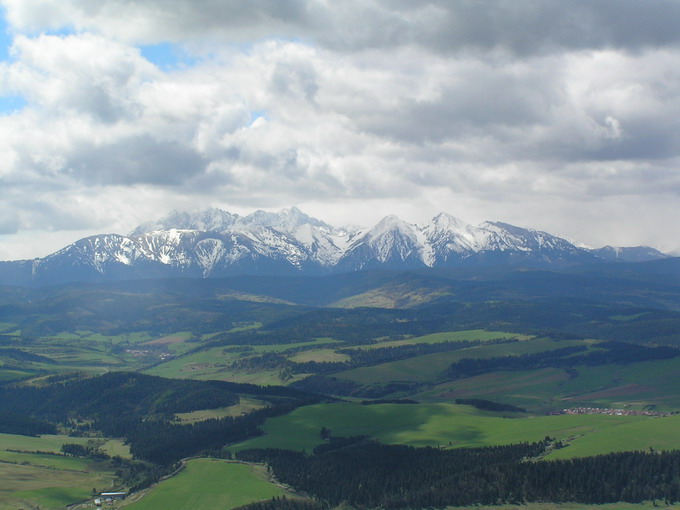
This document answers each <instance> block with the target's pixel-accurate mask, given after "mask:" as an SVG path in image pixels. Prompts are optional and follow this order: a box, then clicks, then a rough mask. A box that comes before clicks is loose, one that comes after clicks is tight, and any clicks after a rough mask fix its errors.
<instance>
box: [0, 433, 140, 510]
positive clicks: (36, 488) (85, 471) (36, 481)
mask: <svg viewBox="0 0 680 510" xmlns="http://www.w3.org/2000/svg"><path fill="white" fill-rule="evenodd" d="M88 441H89V439H88V438H73V437H68V436H54V435H47V436H42V437H28V436H19V435H13V434H0V509H4V508H7V509H10V508H11V509H16V508H35V507H37V506H40V508H43V509H52V508H54V509H56V508H64V507H65V506H66V505H67V504H71V503H76V502H78V501H81V500H83V499H85V498H87V497H89V495H90V491H91V490H92V488H98V489H101V490H105V489H107V488H110V486H111V482H112V480H113V476H114V473H113V468H111V466H110V465H109V464H108V463H107V462H103V461H93V460H90V459H81V458H74V457H65V456H63V455H49V454H46V453H37V452H53V453H58V452H59V450H60V449H61V445H63V444H64V443H78V444H87V442H88ZM110 442H111V443H112V445H111V447H113V443H115V442H116V441H115V440H112V441H110ZM118 443H120V441H118ZM119 448H120V449H121V450H123V449H124V448H123V445H122V444H120V446H119ZM10 450H15V451H10ZM128 454H129V452H128Z"/></svg>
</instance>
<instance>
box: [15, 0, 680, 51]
mask: <svg viewBox="0 0 680 510" xmlns="http://www.w3.org/2000/svg"><path fill="white" fill-rule="evenodd" d="M19 2H21V3H22V6H21V7H19V6H18V4H19ZM3 3H4V4H5V5H6V6H8V7H9V8H10V15H11V16H12V17H13V18H14V20H15V23H17V24H19V25H24V26H26V27H31V26H36V25H41V24H42V25H44V24H46V23H47V24H50V23H51V24H52V25H55V24H74V25H76V26H77V27H79V28H81V29H83V28H84V29H96V30H99V31H101V32H104V33H109V34H116V33H117V34H118V35H123V36H125V37H127V38H129V39H137V40H141V41H147V42H149V41H153V40H156V41H162V40H185V39H186V38H192V37H193V38H196V37H199V38H203V37H204V36H205V35H206V34H210V35H212V36H214V37H217V38H220V39H223V40H232V41H239V40H241V41H253V40H256V39H258V38H268V37H282V38H289V39H290V38H293V39H299V38H303V39H308V40H311V41H313V42H315V43H317V44H320V45H323V46H326V47H329V48H335V49H346V50H357V49H366V48H381V47H394V46H395V45H400V44H415V45H421V46H424V47H427V48H431V49H433V50H436V51H440V52H445V53H446V52H451V51H460V50H481V51H488V50H493V49H500V50H502V51H506V52H509V53H512V54H514V55H525V56H526V55H532V54H541V53H545V52H551V51H563V50H583V49H597V48H619V49H626V50H632V51H635V50H637V49H639V48H644V47H660V46H665V45H677V44H678V42H679V41H680V31H678V30H677V26H678V20H680V3H678V2H677V1H675V0H655V1H651V2H643V1H640V0H597V1H593V0H571V1H569V2H564V1H563V0H514V1H507V0H491V1H485V2H480V1H476V0H458V1H455V2H452V1H450V0H429V1H421V2H413V1H411V0H400V1H395V0H344V1H342V2H325V1H320V0H226V1H225V0H175V1H174V2H172V4H171V6H170V5H169V4H168V3H167V1H165V0H145V1H133V0H100V1H98V2H92V1H91V0H59V2H58V3H56V2H48V4H49V5H48V6H45V5H44V3H42V2H37V0H4V2H3ZM39 3H40V4H41V5H38V4H39ZM41 7H42V8H41ZM46 12H48V13H49V14H50V15H51V17H50V18H49V19H46Z"/></svg>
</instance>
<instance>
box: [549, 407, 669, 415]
mask: <svg viewBox="0 0 680 510" xmlns="http://www.w3.org/2000/svg"><path fill="white" fill-rule="evenodd" d="M554 414H607V415H609V416H657V417H664V416H670V415H671V414H674V413H664V412H658V411H649V410H638V409H607V408H599V407H573V408H571V409H562V410H561V411H558V412H557V413H554Z"/></svg>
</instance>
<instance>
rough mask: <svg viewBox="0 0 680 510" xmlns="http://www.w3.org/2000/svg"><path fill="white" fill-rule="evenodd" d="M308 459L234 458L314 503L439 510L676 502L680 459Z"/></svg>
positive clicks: (423, 452) (389, 448)
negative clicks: (265, 470)
mask: <svg viewBox="0 0 680 510" xmlns="http://www.w3.org/2000/svg"><path fill="white" fill-rule="evenodd" d="M338 445H339V446H338V447H337V448H332V447H331V448H326V449H325V450H322V451H317V452H316V453H315V454H313V455H306V454H304V453H301V452H292V451H286V450H273V449H271V450H250V451H243V452H239V453H238V457H239V458H240V459H243V460H249V461H265V462H267V464H268V465H269V466H270V468H271V470H272V472H273V474H274V475H275V476H276V478H277V479H279V480H280V481H282V482H284V483H286V484H288V485H291V486H292V487H294V488H295V489H297V490H300V491H303V492H305V493H307V494H310V495H312V496H314V497H315V498H316V499H317V500H318V501H320V502H323V503H326V504H329V505H338V504H340V503H341V502H347V503H349V504H351V505H353V506H362V507H371V508H377V507H381V508H428V507H434V508H441V507H445V506H464V505H474V504H484V505H497V504H509V503H512V504H521V503H526V502H539V501H549V502H555V503H561V502H579V503H587V504H602V503H612V502H618V501H626V502H631V503H639V502H642V501H646V500H655V499H659V500H664V501H666V502H668V503H673V502H676V501H679V500H680V452H678V451H673V452H623V453H611V454H608V455H600V456H596V457H586V458H578V459H571V460H556V461H545V460H541V461H539V460H536V459H537V458H538V457H539V456H541V455H543V454H544V453H545V452H546V450H547V449H548V448H550V447H551V446H554V443H552V442H551V441H549V440H547V439H546V440H544V441H541V442H538V443H531V444H527V443H522V444H516V445H506V446H494V447H485V448H461V449H453V450H441V449H437V448H414V447H409V446H401V445H382V444H379V443H376V442H372V441H369V442H366V441H364V442H358V443H353V444H349V445H347V444H346V442H345V443H343V442H339V443H338Z"/></svg>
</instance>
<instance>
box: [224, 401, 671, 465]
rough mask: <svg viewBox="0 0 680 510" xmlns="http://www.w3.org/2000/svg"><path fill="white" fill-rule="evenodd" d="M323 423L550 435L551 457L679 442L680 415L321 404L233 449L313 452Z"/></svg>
mask: <svg viewBox="0 0 680 510" xmlns="http://www.w3.org/2000/svg"><path fill="white" fill-rule="evenodd" d="M321 427H326V428H329V429H330V430H331V432H332V433H333V435H336V436H353V435H367V436H370V437H372V438H375V439H377V440H380V441H382V442H384V443H388V444H408V445H412V446H443V447H447V448H448V447H454V448H459V447H474V446H488V445H496V444H510V443H518V442H523V441H528V442H533V441H539V440H541V439H543V438H544V437H545V436H546V435H549V436H551V437H555V438H557V439H560V440H562V441H564V442H565V443H566V444H568V446H567V447H565V448H564V449H562V450H557V451H555V452H554V453H551V454H550V455H549V456H548V458H569V457H579V456H588V455H597V454H601V453H609V452H613V451H628V450H648V449H649V448H650V447H651V448H654V449H657V450H663V449H671V448H680V436H679V435H678V434H677V431H678V430H680V415H674V416H670V417H664V418H656V417H646V416H608V415H601V414H597V415H554V416H525V415H522V414H515V415H513V417H512V418H504V417H502V416H499V415H498V414H495V413H488V412H483V411H479V410H477V409H475V408H473V407H470V406H459V405H454V404H379V405H368V406H366V405H360V404H353V403H341V404H318V405H314V406H307V407H302V408H299V409H297V410H295V411H294V412H292V413H290V414H289V415H286V416H280V417H276V418H271V419H269V420H267V422H266V423H265V424H264V425H263V427H262V429H263V430H264V432H265V435H263V436H261V437H257V438H254V439H251V440H248V441H244V442H243V443H239V444H237V445H233V446H232V447H230V448H229V449H230V450H232V451H237V450H241V449H247V448H270V447H271V448H286V449H292V450H305V451H307V452H311V450H312V449H313V448H314V446H316V445H318V444H321V443H322V442H323V440H322V439H321V438H320V436H319V431H320V430H321Z"/></svg>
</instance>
